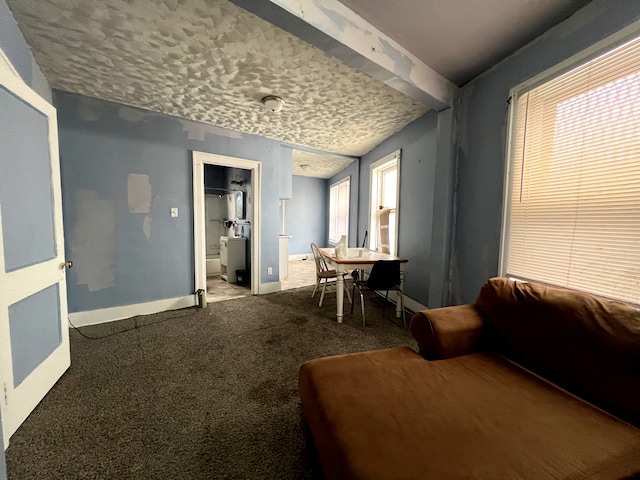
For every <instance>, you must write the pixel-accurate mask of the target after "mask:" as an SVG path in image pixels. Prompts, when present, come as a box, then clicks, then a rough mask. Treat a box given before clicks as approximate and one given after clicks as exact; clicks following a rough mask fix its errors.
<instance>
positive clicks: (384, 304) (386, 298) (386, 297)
mask: <svg viewBox="0 0 640 480" xmlns="http://www.w3.org/2000/svg"><path fill="white" fill-rule="evenodd" d="M388 301H389V290H387V293H386V294H385V296H384V303H383V304H382V313H383V314H384V312H385V311H386V310H387V302H388Z"/></svg>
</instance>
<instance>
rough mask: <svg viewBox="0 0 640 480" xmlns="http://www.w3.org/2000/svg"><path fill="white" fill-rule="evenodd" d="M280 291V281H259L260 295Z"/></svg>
mask: <svg viewBox="0 0 640 480" xmlns="http://www.w3.org/2000/svg"><path fill="white" fill-rule="evenodd" d="M280 291H282V285H281V284H280V282H270V283H261V284H260V295H265V294H267V293H276V292H280Z"/></svg>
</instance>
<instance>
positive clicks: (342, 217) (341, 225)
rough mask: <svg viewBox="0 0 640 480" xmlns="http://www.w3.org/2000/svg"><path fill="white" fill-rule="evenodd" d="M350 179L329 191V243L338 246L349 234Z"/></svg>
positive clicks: (340, 182)
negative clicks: (343, 237) (344, 236)
mask: <svg viewBox="0 0 640 480" xmlns="http://www.w3.org/2000/svg"><path fill="white" fill-rule="evenodd" d="M349 186H350V182H349V177H347V178H345V179H344V180H341V181H339V182H338V183H334V184H333V185H331V188H330V190H329V242H330V243H333V244H336V243H338V242H339V241H340V238H341V237H342V235H348V234H349Z"/></svg>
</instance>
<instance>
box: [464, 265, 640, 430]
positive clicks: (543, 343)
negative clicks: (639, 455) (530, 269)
mask: <svg viewBox="0 0 640 480" xmlns="http://www.w3.org/2000/svg"><path fill="white" fill-rule="evenodd" d="M476 306H477V307H478V308H479V310H480V311H481V312H482V313H483V314H484V315H485V316H486V320H487V324H488V328H489V332H488V333H489V336H488V337H489V339H490V342H491V343H490V344H491V348H492V349H494V350H495V351H497V352H498V353H500V354H501V355H503V356H505V357H506V358H508V359H510V360H513V361H514V362H516V363H518V364H520V365H522V366H523V367H525V368H527V369H529V370H531V371H533V372H535V373H537V374H539V375H541V376H542V377H544V378H546V379H548V380H550V381H551V382H553V383H555V384H556V385H558V386H560V387H562V388H564V389H565V390H567V391H569V392H571V393H573V394H575V395H577V396H579V397H581V398H583V399H585V400H587V401H588V402H591V403H593V404H594V405H596V406H598V407H600V408H602V409H603V410H605V411H607V412H609V413H611V414H612V415H615V416H617V417H619V418H621V419H622V420H625V421H627V422H629V423H631V424H633V425H635V426H637V427H640V311H639V310H638V309H635V308H633V307H631V306H629V305H625V304H622V303H619V302H615V301H612V300H606V299H603V298H597V297H594V296H592V295H589V294H586V293H580V292H576V291H573V290H567V289H562V288H554V287H548V286H544V285H540V284H535V283H526V282H515V281H511V280H509V279H506V278H493V279H491V280H489V281H488V282H487V283H485V285H483V287H482V289H481V291H480V294H479V296H478V299H477V300H476Z"/></svg>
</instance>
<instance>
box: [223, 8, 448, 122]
mask: <svg viewBox="0 0 640 480" xmlns="http://www.w3.org/2000/svg"><path fill="white" fill-rule="evenodd" d="M231 2H233V3H235V4H236V5H238V6H240V7H242V8H244V9H246V10H248V11H250V12H251V13H253V14H255V15H257V16H259V17H261V18H262V19H264V20H266V21H268V22H270V23H272V24H274V25H276V26H278V27H280V28H282V29H283V30H285V31H287V32H289V33H291V34H292V35H295V36H296V37H299V38H300V39H302V40H304V41H306V42H307V43H310V44H311V45H313V46H315V47H317V48H319V49H321V50H323V51H325V52H326V53H328V54H329V55H332V56H334V57H336V58H338V59H340V60H342V61H343V62H344V63H346V64H347V65H350V66H352V67H354V68H357V69H358V70H360V71H362V72H364V73H366V74H368V75H370V76H372V77H373V78H375V79H377V80H380V81H381V82H384V83H385V84H387V85H389V86H390V87H392V88H395V89H396V90H398V91H400V92H402V93H404V94H405V95H407V96H408V97H410V98H413V99H415V100H418V101H420V102H422V103H424V104H425V105H427V106H428V107H429V108H432V109H434V110H436V111H441V110H444V109H446V108H449V107H451V106H452V105H453V101H454V98H455V95H456V93H457V90H458V88H457V87H456V86H455V85H454V84H453V83H451V82H450V81H449V80H447V79H446V78H444V77H443V76H442V75H440V74H439V73H438V72H436V71H435V70H433V69H432V68H431V67H430V66H429V65H427V64H425V63H424V62H422V61H421V60H420V59H418V58H417V57H416V56H415V55H413V54H412V53H410V52H409V51H407V50H406V49H405V48H404V47H402V46H400V45H399V44H398V43H397V42H396V41H394V40H392V39H391V38H390V37H388V36H387V35H385V34H384V33H382V32H381V31H380V30H378V29H377V28H375V27H374V26H373V25H371V24H370V23H368V22H367V21H365V20H364V19H363V18H362V17H360V16H359V15H357V14H356V13H354V12H353V11H352V10H350V9H349V8H347V7H346V6H344V5H343V4H342V3H340V2H339V1H337V0H231Z"/></svg>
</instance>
